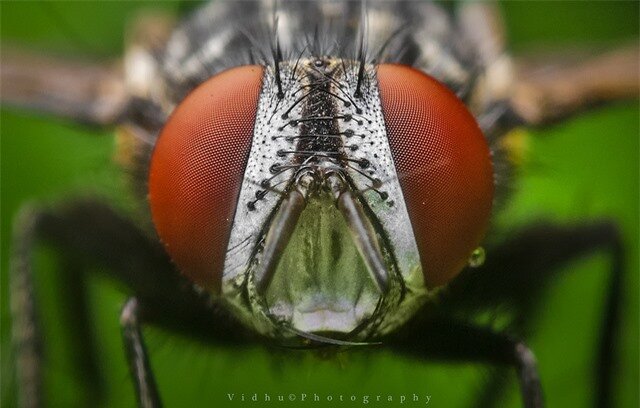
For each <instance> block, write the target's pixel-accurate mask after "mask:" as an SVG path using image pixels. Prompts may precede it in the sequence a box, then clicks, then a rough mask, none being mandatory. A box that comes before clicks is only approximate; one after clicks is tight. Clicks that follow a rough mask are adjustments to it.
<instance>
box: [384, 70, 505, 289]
mask: <svg viewBox="0 0 640 408" xmlns="http://www.w3.org/2000/svg"><path fill="white" fill-rule="evenodd" d="M377 76H378V83H379V89H380V99H381V102H382V108H383V109H382V110H383V115H384V119H385V122H386V127H387V133H388V137H389V144H390V147H391V152H392V155H393V159H394V162H395V166H396V169H397V173H398V177H399V179H400V185H401V187H402V191H403V194H404V199H405V202H406V205H407V209H408V212H409V218H410V219H411V224H412V226H413V232H414V235H415V238H416V243H417V245H418V250H419V252H420V258H421V261H422V268H423V272H424V276H425V280H426V283H427V286H428V287H436V286H440V285H443V284H445V283H447V282H448V281H450V280H451V279H452V278H453V277H455V276H456V275H457V274H458V273H459V272H460V271H461V270H462V268H463V267H464V266H465V264H466V263H467V260H468V259H469V256H470V255H471V252H472V251H473V250H474V249H475V248H476V247H477V246H478V245H479V244H480V241H481V240H482V238H483V236H484V234H485V232H486V229H487V227H488V224H489V218H490V215H491V207H492V201H493V190H494V186H493V169H492V164H491V157H490V151H489V148H488V146H487V142H486V140H485V138H484V136H483V135H482V132H481V131H480V128H479V127H478V125H477V123H476V121H475V119H474V118H473V116H472V115H471V113H469V111H468V110H467V108H466V107H465V105H464V104H463V103H462V102H461V101H460V100H459V99H458V98H457V97H456V96H455V95H454V94H453V93H452V92H451V91H450V90H449V89H447V88H446V87H445V86H444V85H442V84H441V83H439V82H438V81H437V80H435V79H433V78H431V77H430V76H428V75H426V74H424V73H422V72H420V71H418V70H416V69H413V68H411V67H408V66H403V65H394V64H382V65H380V66H379V67H378V72H377Z"/></svg>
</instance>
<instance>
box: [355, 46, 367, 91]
mask: <svg viewBox="0 0 640 408" xmlns="http://www.w3.org/2000/svg"><path fill="white" fill-rule="evenodd" d="M358 61H359V67H358V82H357V84H356V91H355V92H354V94H353V96H355V97H356V98H359V97H361V96H362V82H363V81H364V65H365V61H364V41H363V39H362V38H361V39H360V50H359V51H358Z"/></svg>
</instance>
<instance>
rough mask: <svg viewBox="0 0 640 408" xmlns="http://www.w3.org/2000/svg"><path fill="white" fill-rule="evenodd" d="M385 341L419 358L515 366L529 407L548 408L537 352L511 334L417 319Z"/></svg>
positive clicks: (454, 323)
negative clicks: (544, 397) (536, 358)
mask: <svg viewBox="0 0 640 408" xmlns="http://www.w3.org/2000/svg"><path fill="white" fill-rule="evenodd" d="M383 341H384V343H385V344H387V345H389V346H391V347H393V348H395V349H397V350H398V351H399V352H401V353H403V354H407V355H410V356H413V357H418V358H425V359H434V358H435V359H444V360H447V361H477V362H484V363H491V364H500V365H509V366H511V367H514V368H515V370H516V373H517V375H518V379H519V381H520V390H521V392H522V399H523V402H524V406H525V408H541V407H543V406H544V403H543V396H542V387H541V385H540V377H539V375H538V369H537V367H536V361H535V358H534V356H533V353H532V352H531V350H529V348H528V347H527V345H526V344H525V343H523V342H522V341H520V340H518V339H516V338H513V337H511V336H509V335H506V334H503V333H497V332H494V331H493V330H490V329H487V328H482V327H477V326H474V325H471V324H467V323H462V322H458V321H455V320H452V319H447V318H436V319H426V320H423V319H414V320H413V321H412V322H411V323H410V324H409V326H408V327H407V330H406V331H403V332H401V333H400V334H399V335H394V336H391V337H389V338H387V339H384V340H383Z"/></svg>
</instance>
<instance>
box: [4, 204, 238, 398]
mask: <svg viewBox="0 0 640 408" xmlns="http://www.w3.org/2000/svg"><path fill="white" fill-rule="evenodd" d="M38 244H47V245H50V246H52V247H53V248H55V249H56V250H57V253H59V254H60V257H61V258H63V262H62V265H63V266H69V265H72V267H70V268H65V269H64V270H62V271H60V272H61V273H62V275H61V276H62V277H63V279H62V280H63V282H79V281H80V282H81V281H82V280H83V279H84V277H85V275H86V271H87V270H89V269H90V268H91V269H95V268H92V267H96V266H97V267H100V270H101V271H105V273H106V274H107V275H108V276H109V277H111V278H113V279H115V280H117V281H120V282H121V283H123V284H124V285H125V286H126V287H127V288H128V289H129V290H130V292H131V293H133V294H134V295H135V298H136V299H138V302H137V303H135V304H137V305H138V308H135V307H133V305H135V304H132V303H131V302H129V303H128V304H127V307H125V310H124V311H123V315H122V323H123V334H124V338H125V343H126V350H127V352H128V353H130V352H131V351H132V350H133V351H136V350H140V349H139V348H138V349H136V348H135V347H134V346H136V344H137V343H136V341H138V340H139V341H140V343H138V344H142V343H141V337H140V335H139V333H140V331H139V322H140V317H139V314H138V313H134V312H136V311H141V312H140V313H141V316H142V317H143V318H144V322H145V323H149V324H154V325H159V326H162V327H165V328H167V329H169V330H172V331H174V332H181V333H183V334H191V335H193V336H200V338H201V339H202V340H205V341H209V342H216V343H227V344H229V343H232V344H238V345H239V344H242V343H243V341H247V340H248V337H247V336H248V335H247V333H246V330H245V329H243V328H242V327H240V325H239V324H238V323H236V322H235V320H233V319H232V318H231V317H230V316H229V315H228V314H226V312H225V310H224V309H223V308H221V307H219V305H217V303H216V302H215V301H213V300H211V299H210V298H209V297H208V295H206V294H203V293H199V292H197V291H196V290H195V289H194V288H193V287H192V286H191V285H190V284H189V283H188V282H187V281H186V280H185V279H184V278H183V277H182V276H181V275H180V274H179V273H178V272H177V271H176V270H175V268H174V266H173V265H172V263H171V262H170V261H169V259H168V257H167V255H166V254H165V252H164V249H163V248H162V246H161V245H160V244H159V243H157V242H156V241H154V240H152V239H150V238H149V237H148V236H147V235H146V234H145V233H143V232H142V231H140V230H139V229H138V228H137V227H136V226H135V225H134V224H132V223H131V222H130V221H129V220H128V219H126V218H124V217H122V216H120V215H119V214H117V213H116V212H114V211H113V210H111V209H110V208H109V207H108V206H106V205H105V204H103V203H101V202H99V201H95V200H87V201H80V202H74V203H70V204H66V205H63V206H60V207H58V208H55V209H35V208H32V207H29V208H25V209H24V210H23V211H22V212H21V213H20V215H19V217H18V218H17V220H16V223H15V224H14V235H13V246H12V259H11V270H10V280H11V306H12V321H13V322H12V338H13V344H14V352H15V355H14V356H15V361H16V371H17V389H18V399H19V406H21V407H29V408H30V407H39V406H42V405H45V404H47V403H51V401H43V398H42V387H43V379H42V377H43V372H44V369H45V368H46V366H45V364H44V363H43V355H44V354H45V352H46V351H47V350H46V345H47V344H46V342H43V341H41V338H42V337H43V336H42V333H41V328H40V325H39V324H38V313H37V312H38V309H37V300H38V299H37V298H36V296H35V293H37V290H34V286H36V285H35V283H37V282H38V279H36V277H34V276H33V275H34V274H35V273H34V272H35V271H34V270H33V260H32V257H33V253H34V251H35V249H36V248H37V247H38ZM78 287H79V286H77V285H71V286H66V285H65V286H64V287H62V289H63V290H65V291H67V290H76V288H78ZM81 288H83V286H81ZM35 289H37V288H35ZM82 290H84V289H82ZM34 292H35V293H34ZM82 297H84V294H83V293H76V292H69V293H67V292H65V293H63V294H62V295H61V296H60V298H61V299H63V300H65V299H77V298H82ZM167 300H171V301H170V302H169V301H167ZM74 302H75V300H74V301H72V302H71V303H69V305H68V306H67V307H65V308H64V310H65V311H66V313H67V314H68V315H67V316H64V320H65V322H66V321H68V322H71V323H72V324H73V326H72V333H71V336H74V337H75V340H72V341H73V342H74V345H75V344H80V345H81V347H79V348H78V349H77V351H76V355H77V358H76V360H77V361H79V362H80V363H81V367H80V369H81V373H80V376H81V378H82V379H83V380H84V381H85V382H92V381H94V379H95V378H98V377H99V376H98V375H97V373H92V372H90V371H91V369H89V368H90V367H96V364H95V360H94V354H93V353H94V351H93V350H94V349H95V348H94V347H93V344H91V342H92V338H93V334H92V333H91V330H90V328H91V324H90V320H89V319H90V317H89V315H90V313H89V311H88V310H87V308H86V307H82V308H81V309H82V310H78V309H76V308H75V307H74V306H73V305H78V303H74ZM127 311H128V313H127ZM129 355H131V354H129ZM138 356H141V354H138ZM134 357H135V355H134ZM92 360H93V361H92ZM135 361H137V360H135ZM96 370H97V369H96ZM138 373H139V372H138ZM136 375H137V373H135V372H134V376H135V379H136V381H137V382H138V384H139V378H138V377H137V376H136ZM148 378H152V377H150V376H148ZM91 385H92V384H89V386H91ZM95 388H96V389H97V388H99V386H97V387H95ZM96 393H98V391H96ZM156 395H157V394H156ZM91 397H92V398H93V399H97V398H99V397H98V396H97V395H96V396H94V395H92V396H91ZM156 400H157V399H156ZM152 401H153V400H152ZM54 402H55V401H54ZM145 406H146V405H145Z"/></svg>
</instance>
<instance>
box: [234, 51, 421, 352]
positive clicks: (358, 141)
mask: <svg viewBox="0 0 640 408" xmlns="http://www.w3.org/2000/svg"><path fill="white" fill-rule="evenodd" d="M422 276H423V275H422V270H421V267H420V258H419V255H418V250H417V246H416V243H415V239H414V238H413V231H412V227H411V223H410V221H409V217H408V214H407V209H406V206H405V203H404V199H403V196H402V192H401V189H400V185H399V183H398V176H397V174H396V171H395V167H394V164H393V158H392V156H391V151H390V148H389V143H388V140H387V135H386V130H385V124H384V119H383V117H382V111H381V108H380V100H379V94H378V89H377V84H376V78H375V69H374V67H373V66H370V65H366V66H364V65H362V64H360V63H358V62H355V61H345V60H342V59H335V58H313V59H299V60H294V61H287V62H282V63H280V64H279V72H276V70H274V69H270V68H267V69H265V77H264V80H263V88H262V92H261V95H260V100H259V104H258V111H257V115H256V123H255V128H254V137H253V141H252V146H251V151H250V154H249V157H248V161H247V166H246V170H245V174H244V180H243V184H242V188H241V191H240V196H239V200H238V206H237V209H236V213H235V217H234V221H233V227H232V230H231V237H230V240H229V245H228V249H227V254H226V258H225V265H224V273H223V280H222V297H223V299H224V300H226V301H227V302H228V304H229V306H230V308H231V310H233V311H234V313H235V314H236V316H237V317H238V318H239V319H240V320H241V321H243V322H244V323H245V324H246V325H248V326H250V327H251V328H253V329H255V330H257V331H258V332H260V333H262V334H264V335H267V336H269V337H275V338H281V339H286V338H296V337H302V338H304V337H307V338H311V339H314V337H313V336H316V337H315V338H323V337H321V336H324V338H335V339H344V340H353V341H360V340H367V339H370V338H372V337H376V336H379V335H381V334H384V333H386V332H389V331H391V330H393V329H394V328H396V327H398V326H399V325H401V324H402V323H404V322H405V321H406V320H407V319H408V318H409V317H411V315H412V314H413V313H414V312H415V310H416V309H417V308H418V307H419V305H420V304H421V303H422V302H423V301H424V300H425V298H426V296H427V293H426V290H425V289H424V287H425V285H424V280H423V277H422Z"/></svg>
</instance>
